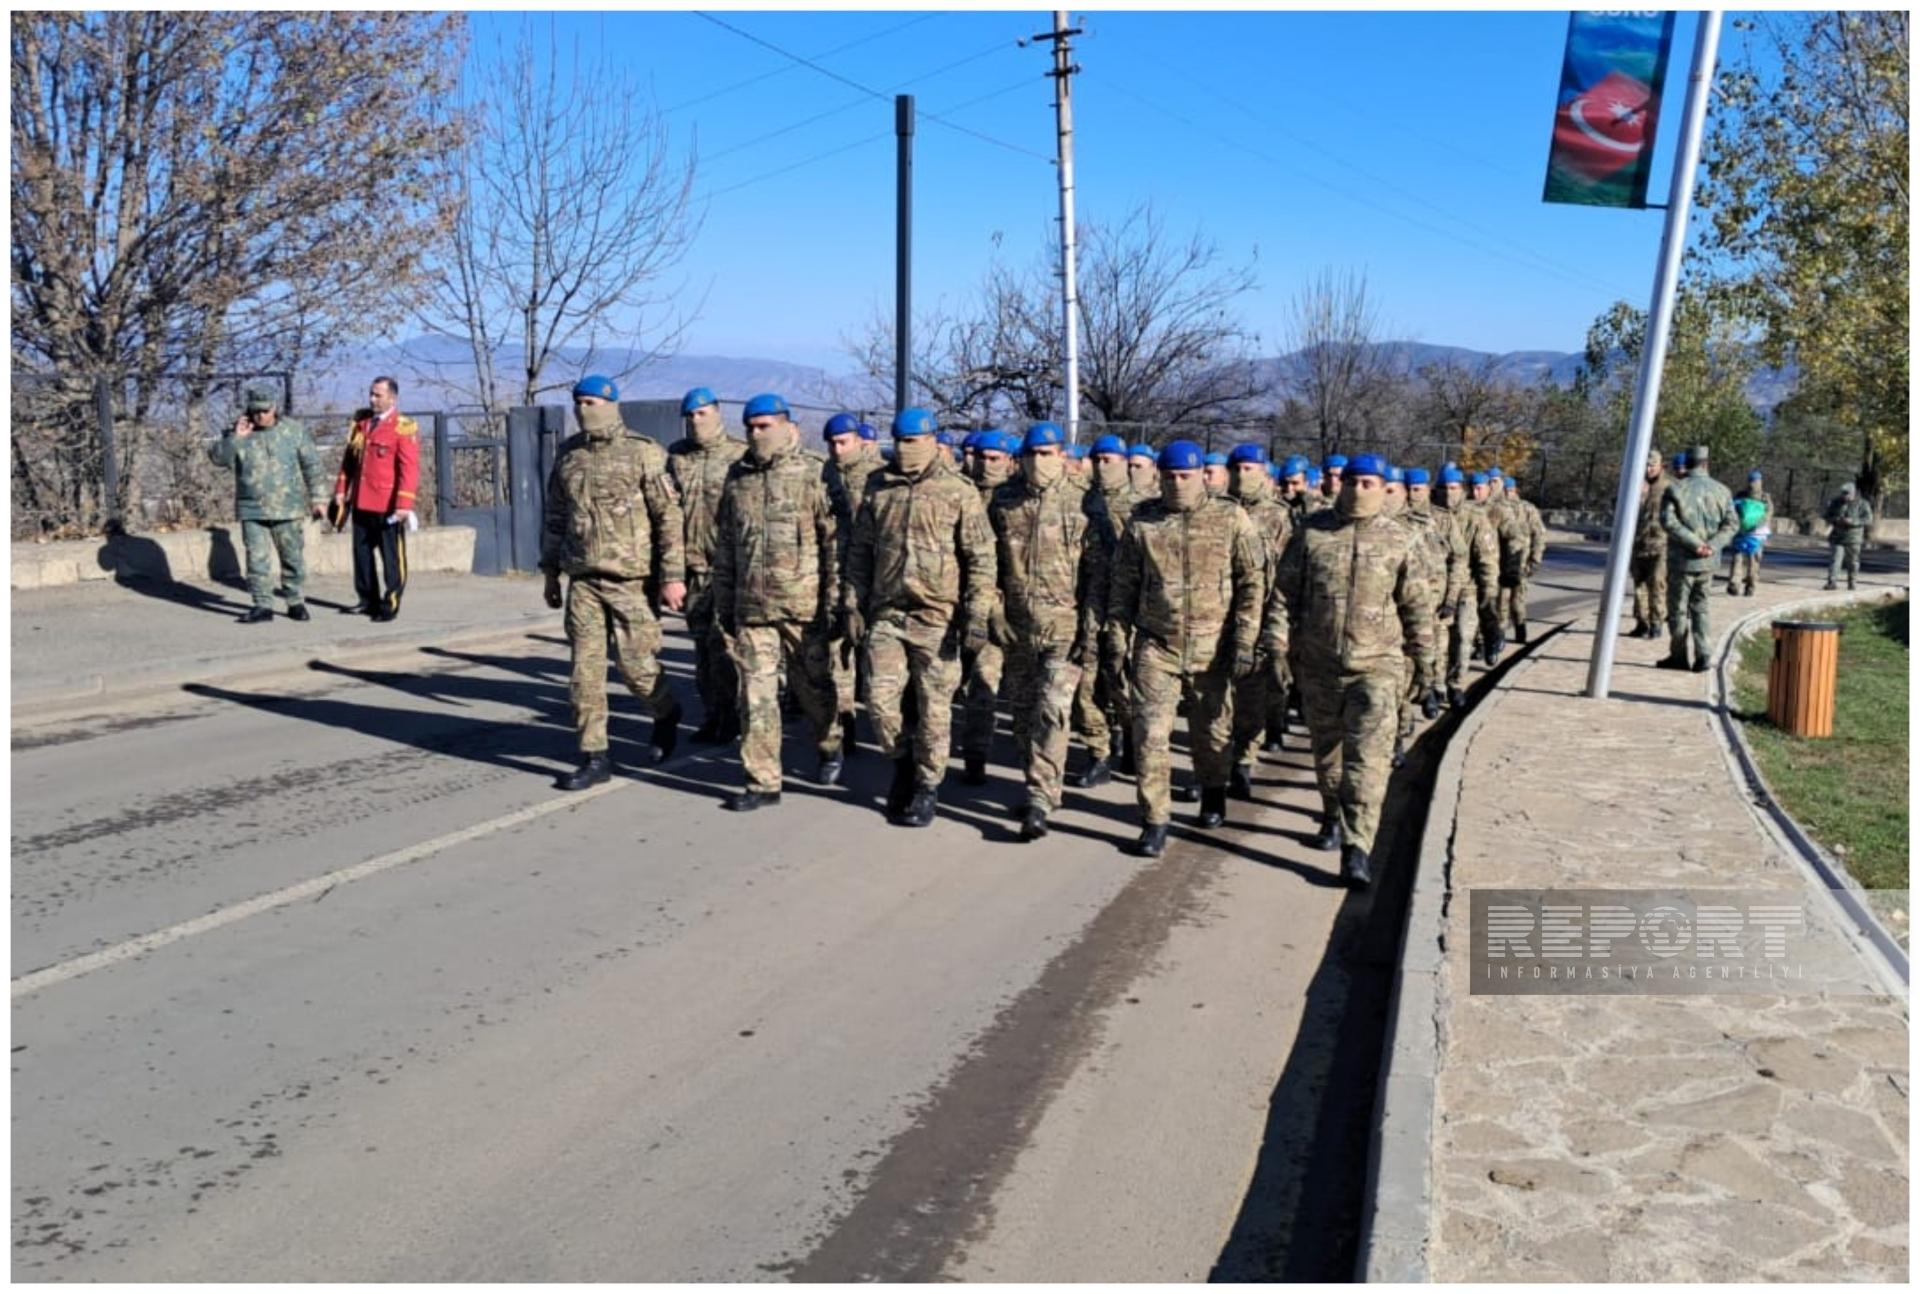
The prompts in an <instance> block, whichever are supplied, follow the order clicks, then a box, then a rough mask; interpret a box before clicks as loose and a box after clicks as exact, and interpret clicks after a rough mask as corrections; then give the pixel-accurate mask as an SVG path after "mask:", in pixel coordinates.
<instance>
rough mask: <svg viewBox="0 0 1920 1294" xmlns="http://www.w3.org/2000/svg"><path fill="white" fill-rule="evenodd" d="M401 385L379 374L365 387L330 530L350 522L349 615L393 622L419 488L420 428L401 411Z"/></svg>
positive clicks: (335, 487)
mask: <svg viewBox="0 0 1920 1294" xmlns="http://www.w3.org/2000/svg"><path fill="white" fill-rule="evenodd" d="M399 401H400V384H399V383H398V382H396V381H394V380H393V379H392V378H390V377H376V378H375V379H373V387H372V389H371V390H369V391H368V392H367V406H368V409H367V412H365V413H363V414H362V415H361V416H360V417H358V418H355V419H354V422H353V431H352V433H351V434H350V435H349V436H348V437H347V453H346V457H345V458H344V459H342V460H341V463H340V475H339V476H338V477H337V478H336V479H335V480H334V483H333V502H334V508H333V511H334V514H335V516H336V518H337V520H335V522H334V528H335V529H343V528H345V527H346V526H347V525H348V524H351V525H352V527H353V589H354V592H355V593H357V594H358V595H359V597H360V601H359V602H358V603H357V604H355V605H354V606H351V607H347V608H346V612H347V613H348V614H350V615H366V616H370V617H371V618H372V619H375V620H392V619H393V618H394V617H396V616H398V615H399V614H400V595H401V594H402V593H403V592H405V591H406V587H407V531H409V530H413V529H416V528H418V524H419V523H418V522H416V521H415V520H414V514H413V495H414V491H415V490H416V489H418V488H419V485H420V427H419V424H417V423H416V422H414V420H413V419H412V418H409V417H407V416H406V415H404V414H402V413H401V412H400V409H399ZM376 552H378V553H379V555H380V566H381V569H382V571H383V572H384V573H385V576H386V593H385V594H384V595H382V593H381V592H380V582H379V581H378V580H377V579H376V578H375V576H374V569H373V561H374V554H375V553H376Z"/></svg>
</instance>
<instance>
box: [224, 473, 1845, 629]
mask: <svg viewBox="0 0 1920 1294" xmlns="http://www.w3.org/2000/svg"><path fill="white" fill-rule="evenodd" d="M1826 520H1827V543H1828V544H1829V545H1830V546H1831V550H1832V551H1831V555H1830V556H1829V558H1828V560H1827V583H1826V587H1827V588H1829V589H1831V588H1833V587H1834V586H1835V585H1836V584H1837V583H1838V582H1839V580H1840V569H1841V567H1842V565H1844V566H1845V567H1846V571H1847V587H1848V588H1852V587H1854V582H1855V581H1856V580H1858V579H1859V578H1860V550H1861V549H1862V548H1863V547H1865V545H1866V542H1867V527H1869V526H1871V525H1872V524H1873V505H1872V504H1871V503H1868V502H1867V501H1866V500H1865V499H1863V498H1861V497H1860V492H1859V490H1858V489H1856V488H1855V487H1854V484H1853V482H1852V481H1848V482H1847V483H1846V484H1845V485H1843V486H1841V487H1840V493H1839V494H1838V495H1836V496H1835V497H1834V499H1833V501H1832V502H1831V503H1829V504H1827V517H1826ZM247 551H248V552H249V553H251V552H252V551H253V550H252V549H251V548H249V549H248V550H247ZM288 614H289V615H291V614H292V612H291V611H289V612H288Z"/></svg>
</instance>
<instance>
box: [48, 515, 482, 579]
mask: <svg viewBox="0 0 1920 1294" xmlns="http://www.w3.org/2000/svg"><path fill="white" fill-rule="evenodd" d="M306 527H307V534H306V557H307V573H308V574H309V575H346V574H351V573H352V572H353V549H352V547H351V538H352V537H351V536H350V535H347V534H344V533H342V534H335V533H334V532H333V531H332V530H329V529H328V528H327V527H325V526H323V525H322V524H321V523H319V522H317V521H309V522H307V523H306ZM473 544H474V530H473V527H472V526H428V527H426V528H424V529H421V530H418V531H415V532H414V533H413V534H411V535H408V536H407V566H408V568H409V569H410V570H415V571H457V572H459V573H461V574H463V575H464V574H467V573H469V572H471V571H472V570H473ZM245 570H246V551H245V546H244V544H243V543H242V542H241V538H240V525H239V523H238V522H234V523H231V524H228V525H216V526H208V527H206V528H205V529H203V530H178V531H173V532H171V533H168V534H161V535H114V536H112V537H111V538H108V539H104V540H102V539H83V540H71V541H63V542H60V543H52V544H15V545H14V546H13V587H14V588H16V589H44V588H53V587H56V586H58V585H62V584H78V583H80V582H81V581H83V580H110V579H115V578H118V577H122V576H127V575H139V576H145V577H147V578H149V579H159V580H198V579H216V580H217V579H232V578H237V577H239V576H242V575H244V574H245Z"/></svg>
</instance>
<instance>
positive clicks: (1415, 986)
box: [1354, 624, 1566, 1284]
mask: <svg viewBox="0 0 1920 1294" xmlns="http://www.w3.org/2000/svg"><path fill="white" fill-rule="evenodd" d="M1565 628H1566V625H1564V624H1562V625H1555V626H1554V627H1552V628H1551V629H1548V630H1547V631H1546V632H1545V633H1542V634H1541V635H1540V636H1539V637H1537V638H1535V639H1533V640H1532V641H1531V642H1529V643H1528V644H1527V646H1526V648H1525V649H1524V651H1523V652H1521V653H1519V654H1517V655H1515V656H1512V657H1509V658H1508V659H1507V660H1506V661H1505V662H1503V663H1502V665H1501V666H1500V668H1499V671H1498V673H1497V674H1496V675H1495V676H1494V677H1493V678H1492V680H1491V682H1490V683H1488V685H1487V692H1486V694H1485V695H1483V696H1482V697H1481V699H1480V700H1479V701H1477V702H1475V703H1474V705H1473V707H1472V708H1471V709H1470V710H1468V711H1467V714H1466V716H1465V717H1464V718H1463V719H1461V721H1460V726H1459V727H1457V728H1455V729H1454V730H1453V732H1452V733H1451V734H1449V735H1448V737H1447V748H1446V752H1445V753H1444V754H1443V755H1441V757H1440V766H1439V768H1438V769H1436V770H1435V772H1434V778H1433V799H1432V802H1431V803H1430V804H1429V806H1428V809H1427V824H1426V830H1425V831H1424V832H1423V833H1422V834H1421V837H1420V855H1419V859H1418V862H1417V865H1416V867H1415V870H1414V878H1413V892H1412V893H1411V895H1409V897H1408V900H1407V915H1406V921H1405V924H1404V925H1403V926H1402V929H1401V933H1400V958H1399V963H1400V964H1399V967H1398V968H1397V969H1396V970H1395V972H1394V984H1393V995H1392V997H1391V999H1390V1000H1389V1001H1388V1003H1387V1031H1386V1037H1385V1039H1384V1040H1383V1044H1382V1047H1381V1062H1380V1079H1379V1095H1378V1096H1377V1097H1376V1098H1375V1102H1374V1112H1373V1116H1374V1117H1373V1133H1372V1136H1371V1137H1370V1138H1369V1142H1368V1147H1367V1184H1366V1189H1365V1192H1364V1194H1365V1204H1364V1213H1363V1215H1362V1218H1361V1223H1360V1246H1359V1253H1358V1255H1357V1257H1356V1259H1355V1263H1354V1279H1355V1280H1360V1281H1366V1282H1369V1283H1379V1282H1391V1283H1395V1284H1399V1283H1407V1282H1424V1281H1425V1280H1426V1279H1427V1240H1428V1229H1429V1226H1430V1222H1431V1217H1432V1212H1433V1171H1432V1168H1433V1112H1434V1104H1435V1102H1434V1084H1435V1082H1436V1081H1437V1079H1438V1077H1439V1068H1440V1051H1441V1046H1440V1044H1441V1037H1440V1033H1441V1013H1440V1009H1441V1005H1442V1001H1441V999H1442V994H1443V989H1444V985H1443V981H1442V979H1441V976H1442V975H1443V974H1444V972H1445V968H1446V931H1447V894H1448V890H1449V887H1450V884H1451V879H1450V878H1451V860H1452V855H1453V834H1454V825H1455V822H1456V821H1457V819H1458V817H1459V809H1460V779H1461V768H1462V765H1464V764H1465V762H1466V756H1467V751H1468V750H1469V749H1471V747H1472V746H1473V739H1474V737H1475V736H1476V735H1477V734H1478V733H1479V731H1480V728H1481V726H1482V725H1484V724H1485V723H1486V721H1487V719H1488V717H1489V715H1490V714H1491V713H1492V711H1493V708H1494V706H1495V705H1496V704H1497V703H1498V702H1499V700H1500V694H1502V693H1504V692H1506V691H1507V690H1508V689H1509V687H1510V681H1511V679H1512V678H1513V676H1514V675H1515V674H1517V673H1519V672H1520V671H1521V670H1522V669H1524V668H1526V667H1527V666H1529V665H1530V664H1531V663H1532V661H1533V654H1534V652H1535V651H1536V650H1537V649H1538V648H1539V646H1540V644H1542V643H1544V642H1546V641H1548V640H1549V639H1551V638H1553V637H1555V636H1556V635H1558V634H1559V633H1560V632H1561V630H1563V629H1565Z"/></svg>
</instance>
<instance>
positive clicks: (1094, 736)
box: [1068, 435, 1142, 787]
mask: <svg viewBox="0 0 1920 1294" xmlns="http://www.w3.org/2000/svg"><path fill="white" fill-rule="evenodd" d="M1092 459H1093V475H1092V477H1091V478H1090V482H1091V483H1090V485H1089V488H1088V490H1087V494H1086V499H1085V501H1084V507H1085V509H1086V513H1087V519H1088V521H1089V522H1090V523H1091V524H1092V525H1094V526H1096V527H1098V528H1099V529H1100V530H1102V531H1103V532H1104V543H1105V545H1106V548H1107V552H1108V554H1109V561H1108V567H1109V569H1111V564H1112V563H1111V554H1112V553H1113V551H1114V550H1115V549H1117V548H1118V547H1119V546H1120V536H1121V534H1122V533H1123V532H1124V531H1125V530H1126V528H1127V519H1128V518H1129V517H1131V516H1132V515H1133V510H1134V509H1135V508H1136V507H1138V506H1139V505H1140V503H1141V502H1142V500H1141V496H1140V495H1139V494H1138V493H1137V492H1136V491H1135V490H1134V488H1133V481H1132V478H1131V474H1130V473H1129V472H1128V471H1127V463H1128V461H1129V460H1128V457H1127V442H1126V441H1124V440H1122V439H1120V437H1118V436H1114V435H1105V436H1102V437H1100V439H1098V440H1096V441H1094V442H1093V454H1092ZM1090 596H1094V597H1097V598H1098V600H1099V604H1100V607H1101V611H1102V619H1103V623H1102V625H1101V626H1100V627H1101V628H1102V629H1104V628H1105V624H1104V618H1105V607H1106V600H1107V590H1106V589H1105V588H1100V589H1098V590H1094V591H1092V592H1091V594H1090ZM1131 725H1132V718H1131V715H1130V713H1129V711H1128V709H1127V683H1126V679H1125V678H1123V677H1122V676H1120V675H1116V674H1110V673H1109V672H1108V671H1107V670H1106V669H1104V668H1102V666H1101V664H1100V660H1099V641H1098V640H1097V639H1096V640H1095V642H1094V654H1093V656H1092V657H1090V658H1089V659H1088V660H1087V661H1086V664H1085V668H1083V669H1082V670H1081V671H1080V686H1079V688H1078V689H1077V690H1076V691H1075V692H1074V694H1073V730H1074V731H1075V732H1076V733H1078V734H1079V735H1080V739H1081V740H1082V741H1084V742H1086V744H1087V755H1088V763H1087V766H1086V767H1085V768H1083V769H1081V770H1080V771H1079V772H1078V773H1076V774H1074V775H1073V776H1072V777H1071V778H1069V779H1068V780H1069V781H1071V782H1072V783H1073V785H1075V786H1079V787H1095V786H1104V785H1106V784H1107V782H1109V781H1110V780H1112V777H1113V766H1114V764H1115V763H1116V762H1117V763H1118V764H1119V766H1120V771H1121V772H1123V773H1128V774H1131V773H1132V772H1133V771H1134V769H1135V767H1136V765H1135V764H1134V763H1133V759H1132V755H1133V745H1132V742H1131V740H1130V732H1129V729H1130V728H1131Z"/></svg>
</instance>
